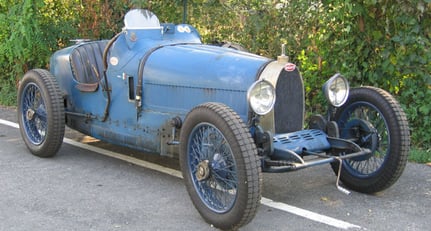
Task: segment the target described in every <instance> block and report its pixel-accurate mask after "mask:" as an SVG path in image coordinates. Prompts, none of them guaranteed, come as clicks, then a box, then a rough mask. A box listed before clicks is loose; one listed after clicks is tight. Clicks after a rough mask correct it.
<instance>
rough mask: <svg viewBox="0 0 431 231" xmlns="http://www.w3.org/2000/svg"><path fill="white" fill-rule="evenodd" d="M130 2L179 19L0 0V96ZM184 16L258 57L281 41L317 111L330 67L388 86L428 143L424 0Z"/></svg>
mask: <svg viewBox="0 0 431 231" xmlns="http://www.w3.org/2000/svg"><path fill="white" fill-rule="evenodd" d="M139 7H141V8H148V9H151V10H152V11H154V12H155V13H156V14H157V15H158V17H159V19H160V21H162V22H174V23H182V21H183V0H154V1H151V0H109V1H108V0H0V67H1V70H2V72H1V74H0V104H6V105H10V104H15V99H16V85H17V82H18V81H19V79H20V77H21V76H22V75H23V73H25V72H26V71H27V70H29V69H31V68H36V67H38V68H40V67H42V68H49V66H48V65H49V64H48V62H49V57H50V55H51V54H52V52H53V51H55V50H58V49H60V48H62V47H64V46H67V45H70V44H71V43H72V42H70V40H71V39H76V38H89V39H101V38H111V37H112V36H114V35H115V34H116V33H117V32H119V31H120V30H121V28H122V27H123V24H122V18H123V16H124V14H125V13H126V12H127V10H128V9H130V8H139ZM187 23H189V24H192V25H194V26H195V27H197V28H198V30H199V31H200V33H201V36H202V39H203V40H204V42H207V43H211V42H213V41H232V42H237V43H240V44H242V45H243V46H244V47H246V48H247V49H249V50H250V51H251V52H253V53H257V54H260V55H264V56H268V57H276V56H277V55H278V54H279V53H280V45H281V44H282V43H285V44H287V53H288V55H289V56H290V58H291V60H292V62H295V63H297V65H298V66H299V67H300V69H301V71H302V75H303V77H304V79H305V82H306V94H307V95H306V97H307V107H308V108H307V111H309V112H319V111H321V109H322V107H321V106H320V105H321V102H322V96H321V95H320V94H319V93H320V86H321V85H322V84H323V82H324V81H325V80H326V79H327V78H328V77H330V76H331V75H332V74H334V73H335V72H341V73H343V75H344V76H346V77H347V78H348V79H349V80H350V81H351V85H352V86H359V85H372V86H378V87H381V88H384V89H386V90H388V91H390V92H391V93H392V94H394V95H395V96H396V97H397V99H398V100H399V101H400V102H401V104H402V105H403V108H404V110H405V111H406V112H407V114H408V118H409V123H410V127H411V130H412V140H413V144H414V146H415V147H418V148H420V149H423V150H428V152H430V150H431V133H430V132H429V131H431V118H430V114H431V104H430V103H429V102H431V77H430V73H431V52H430V47H431V46H430V45H431V0H399V1H391V0H362V1H361V0H343V1H340V0H335V1H327V0H316V1H310V0H297V1H291V0H188V4H187ZM316 86H318V87H316ZM428 158H429V157H428ZM426 161H431V159H428V160H426Z"/></svg>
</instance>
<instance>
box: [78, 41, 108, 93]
mask: <svg viewBox="0 0 431 231" xmlns="http://www.w3.org/2000/svg"><path fill="white" fill-rule="evenodd" d="M107 43H108V40H102V41H94V42H88V43H83V44H82V45H80V46H78V47H76V48H75V49H74V50H73V51H72V53H71V55H70V64H71V66H72V72H73V76H74V78H75V79H76V81H78V82H79V83H80V84H84V85H85V84H97V83H98V82H99V81H100V80H101V79H102V77H103V60H102V59H103V51H104V49H105V47H106V44H107ZM96 89H97V87H96ZM94 90H95V89H94Z"/></svg>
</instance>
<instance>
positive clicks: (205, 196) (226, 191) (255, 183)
mask: <svg viewBox="0 0 431 231" xmlns="http://www.w3.org/2000/svg"><path fill="white" fill-rule="evenodd" d="M180 142H181V147H180V165H181V170H182V174H183V177H184V180H185V184H186V187H187V191H188V193H189V195H190V197H191V200H192V202H193V204H194V206H195V207H196V209H197V210H198V211H199V213H200V214H201V216H202V217H203V218H204V219H205V220H206V221H207V222H208V223H210V224H212V225H214V226H215V227H217V228H220V229H237V228H239V227H241V226H243V225H245V224H247V223H248V222H250V221H251V220H252V219H253V217H254V216H255V214H256V212H257V208H258V206H259V204H260V197H261V178H262V177H261V172H260V162H259V159H258V156H257V150H256V146H255V145H254V142H253V140H252V138H251V136H250V133H249V132H248V130H247V127H246V125H245V124H244V123H243V122H242V120H241V119H240V117H239V116H238V115H237V114H236V113H235V112H234V111H233V110H232V109H230V108H229V107H227V106H226V105H223V104H219V103H206V104H203V105H200V106H197V107H196V108H194V109H193V110H192V111H191V112H190V113H189V114H188V115H187V117H186V119H185V121H184V124H183V126H182V129H181V135H180Z"/></svg>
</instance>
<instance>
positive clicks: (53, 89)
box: [17, 69, 65, 157]
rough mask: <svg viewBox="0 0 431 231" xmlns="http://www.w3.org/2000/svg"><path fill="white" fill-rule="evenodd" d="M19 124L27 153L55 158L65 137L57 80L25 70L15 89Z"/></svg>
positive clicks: (48, 74)
mask: <svg viewBox="0 0 431 231" xmlns="http://www.w3.org/2000/svg"><path fill="white" fill-rule="evenodd" d="M17 102H18V123H19V128H20V132H21V136H22V138H23V140H24V142H25V144H26V146H27V148H28V149H29V150H30V152H31V153H32V154H34V155H36V156H39V157H52V156H54V155H55V154H56V153H57V152H58V150H59V148H60V146H61V144H62V143H63V137H64V121H65V118H64V104H63V98H62V94H61V91H60V88H59V87H58V84H57V80H56V79H55V78H54V76H52V74H51V73H50V72H49V71H47V70H42V69H34V70H30V71H28V72H27V73H26V74H25V75H24V77H23V79H22V80H21V82H20V84H19V88H18V101H17Z"/></svg>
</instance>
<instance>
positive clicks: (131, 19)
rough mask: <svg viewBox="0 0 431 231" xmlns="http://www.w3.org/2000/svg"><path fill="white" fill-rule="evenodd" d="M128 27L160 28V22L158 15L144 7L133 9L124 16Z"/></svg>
mask: <svg viewBox="0 0 431 231" xmlns="http://www.w3.org/2000/svg"><path fill="white" fill-rule="evenodd" d="M124 25H125V26H126V29H159V28H160V22H159V19H158V18H157V16H156V15H155V14H154V13H153V12H151V11H149V10H144V9H133V10H130V11H129V12H127V14H126V16H124Z"/></svg>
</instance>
